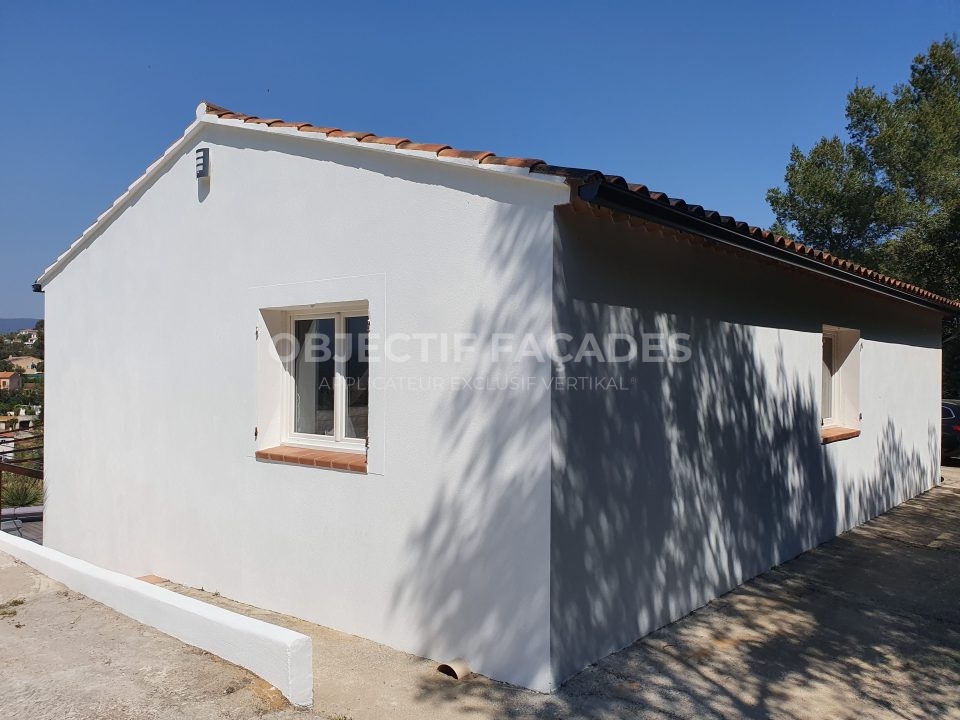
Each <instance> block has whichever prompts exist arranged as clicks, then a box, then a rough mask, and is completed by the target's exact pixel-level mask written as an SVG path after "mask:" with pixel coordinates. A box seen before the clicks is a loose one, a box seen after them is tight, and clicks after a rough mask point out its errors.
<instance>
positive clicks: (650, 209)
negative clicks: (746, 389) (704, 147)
mask: <svg viewBox="0 0 960 720" xmlns="http://www.w3.org/2000/svg"><path fill="white" fill-rule="evenodd" d="M574 192H575V193H576V195H577V197H578V198H579V199H580V200H583V201H584V202H587V203H590V204H592V205H597V206H599V207H604V208H607V209H608V210H613V211H616V212H621V213H625V214H628V215H633V216H635V217H640V218H644V219H647V220H652V221H654V222H657V223H659V224H661V225H665V226H667V227H671V228H673V229H675V230H681V231H684V232H689V233H693V234H696V235H699V236H700V237H703V238H706V239H707V240H711V241H714V242H717V243H721V244H723V245H728V246H733V247H736V248H739V249H740V250H744V251H746V252H750V253H754V254H758V255H763V256H765V257H767V258H771V259H774V260H777V261H779V262H782V263H786V264H788V265H792V266H794V267H799V268H802V269H804V270H808V271H810V272H815V273H817V274H819V275H823V276H827V277H831V278H833V279H835V280H839V281H841V282H845V283H847V284H851V285H856V286H857V287H860V288H866V289H868V290H872V291H874V292H878V293H881V294H883V295H886V296H887V297H892V298H895V299H897V300H902V301H904V302H908V303H911V304H912V305H917V306H919V307H922V308H925V309H928V310H935V311H937V312H940V313H943V314H945V315H960V303H958V302H956V301H954V300H950V299H948V298H944V297H941V296H938V295H935V294H934V293H928V297H924V296H922V295H918V294H917V293H916V292H915V291H912V290H909V289H902V288H899V287H897V286H896V285H892V284H889V283H888V282H883V281H880V280H875V279H873V278H871V277H868V276H865V275H862V274H859V273H857V272H854V271H852V270H849V269H847V268H845V267H843V266H840V265H833V264H830V263H828V262H825V261H824V260H822V259H818V258H817V257H814V256H813V253H815V252H816V251H811V252H810V253H807V252H798V251H796V250H793V249H789V248H787V247H780V246H779V245H777V244H776V243H774V242H768V241H765V240H762V239H758V238H757V237H755V236H754V235H753V234H752V233H750V232H749V231H748V232H743V231H741V230H738V229H732V228H728V227H724V226H723V225H721V224H718V223H716V222H713V221H711V220H708V219H706V217H698V216H697V215H695V214H692V213H689V212H687V211H686V210H684V209H678V208H675V207H673V206H671V205H670V204H669V203H663V202H660V201H658V200H655V199H653V198H649V197H644V196H643V195H641V194H639V193H636V192H633V191H631V190H629V189H628V188H625V187H622V186H620V185H619V184H617V183H612V182H608V181H606V180H595V181H593V182H587V183H583V184H578V185H577V186H576V187H575V188H574ZM805 250H806V249H805ZM821 255H822V253H821ZM876 275H878V277H883V276H880V275H879V273H876ZM887 280H890V281H893V282H899V281H894V280H893V279H892V278H887ZM901 285H905V283H901Z"/></svg>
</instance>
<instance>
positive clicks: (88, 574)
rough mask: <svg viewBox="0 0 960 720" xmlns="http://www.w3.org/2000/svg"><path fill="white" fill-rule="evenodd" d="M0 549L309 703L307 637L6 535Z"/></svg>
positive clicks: (1, 537)
mask: <svg viewBox="0 0 960 720" xmlns="http://www.w3.org/2000/svg"><path fill="white" fill-rule="evenodd" d="M0 550H2V551H3V552H6V553H9V554H10V555H13V556H14V557H15V558H17V559H18V560H21V561H22V562H24V563H26V564H27V565H30V566H31V567H33V568H35V569H36V570H38V571H39V572H41V573H43V574H44V575H47V576H48V577H51V578H53V579H54V580H57V581H59V582H62V583H63V584H64V585H66V586H67V587H69V588H71V589H72V590H76V591H77V592H79V593H83V594H84V595H86V596H87V597H89V598H92V599H93V600H96V601H97V602H101V603H103V604H104V605H106V606H107V607H111V608H113V609H114V610H116V611H117V612H120V613H123V614H124V615H127V616H129V617H131V618H133V619H134V620H137V621H139V622H141V623H144V624H145V625H149V626H150V627H153V628H156V629H157V630H160V631H161V632H164V633H166V634H168V635H172V636H173V637H175V638H177V639H178V640H182V641H183V642H185V643H187V644H188V645H193V646H195V647H198V648H201V649H203V650H207V651H208V652H211V653H214V654H215V655H219V656H220V657H222V658H224V659H225V660H229V661H230V662H232V663H235V664H237V665H240V666H241V667H244V668H246V669H247V670H250V671H251V672H253V673H255V674H257V675H259V676H260V677H262V678H263V679H264V680H266V681H267V682H269V683H270V684H271V685H273V686H274V687H276V688H277V689H278V690H280V692H282V693H283V694H284V696H285V697H286V698H287V699H288V700H290V702H291V703H293V704H294V705H300V706H310V705H312V704H313V643H312V641H311V640H310V638H309V637H307V636H306V635H302V634H301V633H298V632H294V631H293V630H288V629H286V628H282V627H278V626H276V625H271V624H270V623H266V622H263V621H262V620H255V619H253V618H249V617H246V616H245V615H240V614H238V613H235V612H231V611H229V610H224V609H223V608H219V607H216V606H214V605H209V604H208V603H205V602H202V601H200V600H196V599H194V598H190V597H186V596H184V595H179V594H178V593H175V592H172V591H170V590H166V589H164V588H161V587H157V586H155V585H151V584H150V583H146V582H143V581H142V580H137V579H136V578H132V577H128V576H127V575H122V574H120V573H117V572H114V571H112V570H106V569H104V568H102V567H98V566H96V565H92V564H91V563H88V562H86V561H84V560H79V559H77V558H75V557H71V556H70V555H65V554H64V553H61V552H58V551H56V550H52V549H50V548H45V547H43V546H41V545H37V544H35V543H32V542H30V541H29V540H24V539H22V538H18V537H15V536H13V535H8V534H7V533H0Z"/></svg>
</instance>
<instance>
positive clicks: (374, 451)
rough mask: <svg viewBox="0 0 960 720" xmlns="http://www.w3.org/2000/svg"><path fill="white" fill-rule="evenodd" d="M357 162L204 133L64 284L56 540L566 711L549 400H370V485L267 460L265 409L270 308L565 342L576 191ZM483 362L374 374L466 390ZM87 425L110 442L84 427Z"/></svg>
mask: <svg viewBox="0 0 960 720" xmlns="http://www.w3.org/2000/svg"><path fill="white" fill-rule="evenodd" d="M200 145H202V146H204V147H209V148H210V149H211V151H210V162H211V168H212V178H211V181H210V186H209V191H207V190H205V189H204V188H203V187H202V186H198V182H197V181H196V180H195V178H194V156H193V150H194V147H195V146H200ZM355 145H356V144H355V143H354V147H350V146H348V145H346V144H345V145H344V146H340V145H338V144H336V143H330V142H323V143H321V142H316V141H312V140H311V139H309V138H307V137H289V138H288V137H283V136H279V137H278V136H277V134H276V133H270V134H269V135H268V134H266V133H258V132H251V131H250V130H249V129H245V130H240V129H235V128H229V127H213V126H211V127H208V128H205V129H204V130H203V131H202V134H201V136H200V138H199V140H198V142H197V143H195V145H194V147H189V148H187V149H186V150H185V152H183V153H182V155H180V156H179V157H176V158H174V159H173V162H172V164H171V165H170V167H169V168H168V169H167V170H166V171H165V172H163V173H162V174H160V175H159V176H158V177H157V178H156V179H155V181H153V182H152V183H151V184H150V185H149V186H148V187H147V188H146V191H145V192H144V193H143V194H140V195H139V196H138V197H137V198H136V199H135V201H134V202H133V203H132V204H131V205H130V207H128V208H127V209H126V210H125V211H124V212H123V213H122V214H120V215H119V216H118V217H116V219H115V220H114V221H113V222H112V223H111V224H109V225H108V226H107V227H106V229H105V230H104V231H103V232H102V234H101V235H100V236H99V237H97V238H96V240H95V242H93V243H92V244H91V245H89V246H88V247H87V248H86V249H84V250H83V251H82V252H81V253H80V254H79V255H78V256H77V257H76V258H75V259H74V260H73V261H72V262H71V263H70V264H69V265H68V266H67V267H66V268H65V269H64V270H63V271H62V272H61V273H60V274H59V275H57V276H55V277H54V278H53V279H52V280H50V281H49V283H48V284H47V285H46V287H45V292H46V321H47V326H48V328H49V329H50V331H49V341H48V344H47V357H46V363H47V364H48V366H49V370H50V372H49V373H48V381H47V390H46V393H47V406H46V423H47V425H46V427H47V437H48V444H47V450H46V473H47V478H48V480H47V485H48V490H47V492H48V495H47V504H46V510H45V528H44V530H45V542H46V544H47V545H49V546H51V547H53V548H55V549H58V550H62V551H64V552H66V553H69V554H71V555H74V556H77V557H79V558H82V559H84V560H88V561H90V562H92V563H95V564H97V565H102V566H103V567H106V568H109V569H113V570H118V571H120V572H123V573H127V574H130V575H143V574H148V573H150V574H156V575H160V576H163V577H167V578H170V579H172V580H175V581H177V582H180V583H183V584H186V585H191V586H202V587H204V588H206V589H207V590H215V591H218V592H220V593H222V594H223V595H225V596H228V597H231V598H235V599H237V600H240V601H242V602H246V603H250V604H253V605H256V606H261V607H265V608H270V609H273V610H278V611H281V612H285V613H289V614H292V615H295V616H298V617H302V618H305V619H307V620H311V621H314V622H317V623H321V624H323V625H327V626H330V627H333V628H337V629H339V630H343V631H346V632H350V633H354V634H357V635H361V636H364V637H368V638H372V639H374V640H378V641H381V642H384V643H386V644H389V645H391V646H394V647H397V648H400V649H403V650H407V651H410V652H414V653H418V654H421V655H425V656H428V657H432V658H437V659H447V658H450V657H454V656H463V657H466V658H469V660H470V662H471V664H472V665H473V667H474V669H475V670H477V671H478V672H481V673H484V674H487V675H490V676H492V677H496V678H500V679H503V680H507V681H510V682H513V683H518V684H522V685H526V686H529V687H533V688H538V689H549V688H550V687H551V684H552V680H551V676H550V668H549V591H548V586H549V515H548V513H547V512H545V510H544V509H545V508H547V507H548V506H549V495H550V463H549V458H550V430H549V413H550V396H549V392H548V391H547V389H546V388H544V389H543V390H542V391H535V392H530V393H524V394H522V395H520V394H517V395H514V396H512V397H510V398H505V397H503V396H502V395H498V394H495V393H490V392H482V391H479V392H470V391H467V390H461V391H456V390H451V389H450V388H449V386H448V387H447V389H445V390H442V391H436V390H434V391H423V390H420V389H416V388H414V389H402V388H401V387H400V386H399V385H398V386H395V387H394V388H385V389H384V390H383V391H381V392H379V393H378V392H377V391H376V390H374V391H372V392H371V401H370V404H371V428H372V431H371V446H370V473H369V474H366V475H360V474H352V473H344V472H336V471H332V470H325V469H315V468H304V467H297V466H288V465H280V464H272V463H265V462H258V461H256V460H255V459H254V451H255V450H256V449H257V448H258V447H265V446H268V445H270V444H276V441H277V440H278V439H279V434H278V430H277V424H276V418H275V417H273V416H271V415H270V413H269V412H268V411H266V410H265V409H264V407H265V405H264V403H263V402H262V400H263V398H262V397H261V399H260V400H261V402H260V403H259V405H260V407H259V409H258V388H259V392H260V393H263V392H264V388H266V389H267V390H269V387H270V384H271V383H273V382H275V381H276V378H277V375H276V373H274V372H273V370H272V369H271V368H270V367H269V365H270V362H271V356H270V352H269V350H268V349H266V350H265V349H264V343H269V339H264V338H263V337H262V338H261V341H257V340H255V328H256V327H257V326H258V325H259V326H260V328H261V334H262V335H263V333H262V330H263V323H262V318H261V315H260V313H259V309H260V308H264V307H278V306H286V305H299V304H306V303H310V302H326V301H334V300H341V301H343V300H368V301H369V303H370V314H371V320H372V323H373V327H372V331H373V332H375V333H376V332H379V333H381V334H387V333H391V332H399V333H408V334H413V333H437V332H444V333H477V334H479V335H481V336H483V335H489V333H491V332H518V333H525V332H530V333H533V334H535V335H536V336H537V337H539V338H540V339H541V340H545V338H546V337H547V335H548V334H549V331H550V303H551V254H552V233H553V217H552V213H553V207H554V206H555V205H556V204H558V203H561V202H563V201H565V199H566V198H567V196H568V191H567V189H566V188H565V186H563V185H562V184H561V183H559V182H557V181H555V180H553V179H543V180H537V179H535V178H534V179H528V178H519V177H515V176H514V175H511V174H509V173H500V172H491V171H489V170H479V169H477V168H476V167H470V165H469V164H457V163H455V162H451V163H438V162H436V160H433V161H427V160H425V159H420V158H417V157H409V156H407V157H399V156H398V155H397V154H393V153H388V152H384V151H380V150H378V149H376V148H373V147H356V146H355ZM258 343H259V351H258ZM107 348H109V352H110V354H111V362H110V363H102V362H100V361H99V360H98V358H99V357H101V356H102V353H103V352H104V351H105V350H106V349H107ZM258 353H259V361H258ZM187 356H189V357H191V358H192V360H191V367H190V368H182V367H178V366H177V364H178V363H179V362H181V360H180V359H181V358H183V357H187ZM483 357H485V356H484V355H483V354H482V353H477V354H475V355H473V356H469V355H468V356H467V357H466V358H465V359H464V360H463V361H462V362H461V363H460V364H459V365H457V364H454V363H440V362H438V359H437V357H436V355H435V354H433V356H432V357H431V358H430V360H429V361H427V362H421V361H420V360H419V357H418V353H417V352H416V351H414V352H413V358H412V360H411V361H410V362H408V363H403V364H399V363H394V364H391V363H389V362H387V363H385V364H384V365H383V366H382V367H381V368H380V369H379V370H378V371H376V372H379V373H380V374H381V376H382V377H383V378H385V379H391V378H396V379H398V381H399V379H400V378H407V377H417V378H419V377H427V378H432V377H439V378H444V379H446V380H447V381H448V382H449V379H450V378H451V377H455V376H472V375H478V374H485V373H487V372H488V370H489V368H487V367H484V366H483V361H482V358H483ZM265 365H266V366H265ZM258 368H259V370H258ZM514 370H516V368H514ZM530 372H533V373H541V374H545V375H547V376H548V375H549V368H548V367H547V368H537V367H531V368H530ZM88 407H96V408H98V414H99V415H101V416H103V417H110V418H114V421H113V422H111V423H110V424H108V425H98V424H93V423H77V422H76V421H75V420H76V417H77V413H78V412H79V411H81V410H82V409H83V408H88ZM255 426H259V427H260V430H261V433H260V441H259V444H257V443H255V441H254V427H255ZM491 527H493V528H495V529H496V532H494V533H491V532H489V530H490V528H491Z"/></svg>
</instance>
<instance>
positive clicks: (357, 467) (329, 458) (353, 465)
mask: <svg viewBox="0 0 960 720" xmlns="http://www.w3.org/2000/svg"><path fill="white" fill-rule="evenodd" d="M256 457H257V460H267V461H269V462H279V463H289V464H291V465H307V466H309V467H322V468H329V469H331V470H349V471H350V472H358V473H365V472H367V456H366V455H363V454H361V453H348V452H337V451H336V450H319V449H318V450H313V449H310V448H300V447H292V446H290V445H279V446H277V447H273V448H267V449H266V450H257V453H256Z"/></svg>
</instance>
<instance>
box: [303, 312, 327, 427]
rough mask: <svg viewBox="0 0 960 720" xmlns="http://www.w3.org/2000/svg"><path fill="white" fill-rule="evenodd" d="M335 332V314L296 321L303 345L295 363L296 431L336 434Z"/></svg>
mask: <svg viewBox="0 0 960 720" xmlns="http://www.w3.org/2000/svg"><path fill="white" fill-rule="evenodd" d="M334 333H335V329H334V321H333V318H324V319H321V320H297V321H296V322H295V323H294V334H295V335H296V338H297V343H298V344H299V347H300V352H299V354H298V355H297V359H296V360H295V361H294V366H293V379H294V385H295V387H296V399H295V403H294V410H293V412H294V415H293V431H294V432H298V433H307V434H309V435H329V436H333V379H334V371H335V365H334V359H333V349H334V345H333V338H334Z"/></svg>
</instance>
